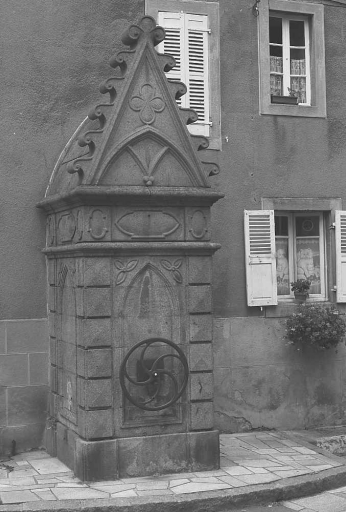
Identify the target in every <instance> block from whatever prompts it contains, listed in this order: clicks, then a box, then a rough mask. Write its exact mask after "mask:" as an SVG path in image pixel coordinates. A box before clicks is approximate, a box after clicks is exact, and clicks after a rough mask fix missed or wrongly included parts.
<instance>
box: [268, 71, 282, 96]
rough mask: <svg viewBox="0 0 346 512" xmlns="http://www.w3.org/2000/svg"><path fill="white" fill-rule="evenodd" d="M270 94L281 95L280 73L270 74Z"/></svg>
mask: <svg viewBox="0 0 346 512" xmlns="http://www.w3.org/2000/svg"><path fill="white" fill-rule="evenodd" d="M270 94H274V96H282V94H283V93H282V75H270Z"/></svg>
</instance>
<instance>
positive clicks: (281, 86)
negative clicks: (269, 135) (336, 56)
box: [259, 0, 326, 117]
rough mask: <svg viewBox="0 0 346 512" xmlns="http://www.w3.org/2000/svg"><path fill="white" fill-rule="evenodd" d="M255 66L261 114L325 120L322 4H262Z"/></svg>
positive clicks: (271, 1)
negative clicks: (256, 67) (257, 73)
mask: <svg viewBox="0 0 346 512" xmlns="http://www.w3.org/2000/svg"><path fill="white" fill-rule="evenodd" d="M259 67H260V113H261V114H274V115H275V114H276V115H291V116H305V117H325V116H326V91H325V63H324V21H323V5H316V4H308V3H300V2H299V3H297V2H292V1H286V0H284V1H283V0H264V2H263V3H262V2H261V5H260V8H259Z"/></svg>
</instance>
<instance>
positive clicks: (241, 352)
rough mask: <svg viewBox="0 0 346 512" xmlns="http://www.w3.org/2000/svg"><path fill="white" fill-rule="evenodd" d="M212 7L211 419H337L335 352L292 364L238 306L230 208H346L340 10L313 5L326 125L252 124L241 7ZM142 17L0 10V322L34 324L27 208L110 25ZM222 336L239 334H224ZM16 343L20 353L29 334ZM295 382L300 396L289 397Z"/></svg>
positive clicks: (95, 1)
mask: <svg viewBox="0 0 346 512" xmlns="http://www.w3.org/2000/svg"><path fill="white" fill-rule="evenodd" d="M219 5H220V20H221V26H220V42H221V57H220V61H221V101H222V151H221V152H220V151H210V154H209V156H208V158H209V159H210V160H216V161H218V163H219V165H220V167H221V173H220V174H219V175H218V176H216V177H213V178H212V179H211V184H212V187H213V188H215V189H216V190H220V191H222V192H224V193H225V199H223V200H222V201H219V202H218V203H217V204H216V205H215V206H214V207H213V230H212V237H213V240H214V241H217V242H220V243H221V244H222V249H221V250H220V251H218V252H217V253H216V255H215V258H214V275H213V283H214V288H213V290H214V310H215V316H216V324H215V325H216V331H215V332H216V359H215V361H216V376H215V382H216V394H217V407H216V410H217V415H216V417H217V422H218V424H219V426H221V427H222V428H225V429H233V428H236V429H241V428H242V426H241V425H242V421H240V423H239V424H238V423H237V422H235V423H234V422H233V420H229V417H230V416H231V417H233V416H237V415H239V417H240V418H243V417H244V418H245V420H244V421H245V422H244V425H245V426H244V428H247V425H248V424H251V425H253V426H260V425H261V424H263V425H265V424H267V426H282V427H290V426H294V425H296V426H302V425H304V424H307V423H308V424H316V423H317V422H318V421H323V422H329V423H333V422H334V423H335V422H341V421H342V420H343V417H344V416H343V398H342V394H343V390H342V383H343V377H342V371H341V366H342V365H343V352H341V351H340V353H339V354H338V355H335V354H329V355H328V357H327V359H326V360H325V361H323V360H322V358H321V357H320V356H316V358H315V359H314V358H312V360H313V361H315V364H313V362H309V364H308V361H307V362H306V363H305V362H303V361H302V360H299V359H297V357H296V355H293V354H292V353H291V352H289V351H288V349H287V347H285V345H284V344H283V342H282V340H281V331H280V325H281V322H282V320H279V319H273V318H271V319H269V318H268V319H263V318H261V315H262V312H261V311H260V310H259V308H248V307H247V306H246V294H245V290H246V289H245V267H244V237H243V210H244V209H257V208H260V207H261V198H262V197H268V196H274V197H275V196H276V197H283V196H285V197H288V196H293V197H295V196H296V197H306V196H308V197H341V198H342V199H343V206H344V208H346V187H345V186H344V185H343V184H344V162H345V157H346V145H345V140H346V137H345V136H346V93H345V87H344V84H345V78H346V38H345V36H344V23H345V20H346V14H345V12H346V11H345V9H344V8H343V7H342V6H338V5H336V4H334V5H325V6H324V10H325V40H326V77H327V119H309V118H290V117H278V116H260V115H259V110H258V104H259V101H258V44H257V37H258V36H257V23H258V20H257V18H255V17H254V16H253V14H252V5H253V1H252V0H251V1H247V0H246V1H244V0H232V2H230V1H229V0H220V1H219ZM142 14H144V0H128V1H127V2H124V1H122V0H73V1H71V0H28V1H25V2H23V0H5V1H3V2H1V3H0V56H1V68H2V72H1V78H0V80H1V95H0V108H1V115H2V123H1V125H0V136H1V159H0V190H1V207H0V214H1V230H2V237H1V238H2V243H1V244H0V260H1V262H2V270H3V271H2V272H1V273H0V306H1V307H0V320H3V321H8V320H24V319H27V320H29V319H43V320H42V321H44V319H45V318H46V316H47V310H46V288H47V287H46V266H45V260H44V257H43V255H42V253H41V249H42V248H43V246H44V244H45V215H44V214H43V213H42V212H40V211H38V210H36V209H35V204H36V203H37V202H38V201H39V200H41V199H42V198H43V195H44V191H45V188H46V186H47V184H48V180H49V177H50V175H51V172H52V169H53V166H54V163H55V162H56V160H57V158H58V156H59V154H60V152H61V151H62V149H63V148H64V146H65V144H66V142H67V141H68V140H69V138H70V137H71V135H72V134H73V132H74V130H75V129H76V128H77V126H78V125H79V124H80V122H81V121H82V120H83V119H84V118H85V116H86V115H87V113H88V111H89V109H90V107H92V106H93V105H95V102H96V101H97V100H98V99H99V98H102V96H101V95H99V93H98V86H99V84H100V83H101V82H102V81H103V80H104V79H105V78H108V77H109V76H111V74H112V70H111V68H110V67H109V66H108V60H109V58H110V57H111V55H113V54H114V53H116V51H117V50H119V38H120V35H121V34H122V32H123V29H124V27H125V26H126V25H127V24H128V23H129V22H130V21H131V22H132V21H134V20H136V19H138V17H139V16H140V15H142ZM229 328H230V329H231V333H232V332H233V334H234V333H236V332H237V331H239V336H238V335H235V334H234V335H233V334H232V335H230V334H228V333H229ZM221 331H222V333H223V334H222V336H221V334H220V332H221ZM268 331H269V333H270V335H268ZM47 343H48V340H47ZM26 344H27V346H28V348H27V350H26V352H25V345H26ZM23 347H24V348H23V350H24V352H23V353H25V354H26V357H27V358H29V354H30V343H29V335H28V339H27V341H26V340H25V337H24V341H23ZM255 349H256V350H255ZM274 349H275V350H274ZM46 352H47V347H45V346H43V347H42V353H46ZM222 353H224V357H222ZM220 354H221V356H220ZM235 354H236V357H234V356H235ZM8 355H9V354H7V353H6V352H4V353H3V354H0V365H4V367H5V366H6V365H7V364H8V361H9V359H8V358H7V359H5V356H6V357H7V356H8ZM250 355H251V357H250ZM220 357H221V359H220ZM19 359H20V358H18V359H17V360H18V361H19ZM6 361H7V362H6ZM322 364H324V365H325V366H321V365H322ZM277 365H280V368H281V369H284V370H285V374H287V377H285V376H284V375H285V374H284V372H282V371H280V372H279V371H278V369H277V368H278V366H277ZM20 368H21V367H20V364H19V362H18V366H14V367H13V375H18V381H15V380H14V381H11V383H10V385H9V384H8V383H6V382H1V381H0V395H1V396H2V397H3V396H5V394H6V393H8V389H9V386H14V387H18V388H20V389H21V390H24V389H25V388H26V387H27V384H28V383H21V381H20V377H19V376H20ZM318 369H319V370H318ZM286 370H287V371H286ZM322 370H323V372H324V374H325V375H327V377H325V381H323V382H324V383H322V384H323V386H324V388H323V389H325V385H326V386H327V384H328V383H327V381H326V380H328V382H329V381H330V384H328V386H327V388H328V390H329V391H330V392H331V395H330V396H332V398H331V399H330V400H329V398H328V400H329V402H331V403H332V405H330V406H327V405H326V404H324V403H322V402H323V400H325V401H326V400H327V398H323V397H322V398H321V399H320V398H318V397H317V395H316V393H317V392H316V389H317V388H318V382H320V380H318V379H320V377H319V373H318V371H321V372H322ZM328 372H329V373H328ZM303 374H305V381H304V379H303ZM329 375H330V377H329ZM336 375H337V376H338V377H336ZM256 379H257V380H256ZM261 379H262V381H261ZM263 379H264V380H263ZM260 381H261V382H263V385H262V384H261V385H260V384H259V382H260ZM28 382H29V381H28ZM299 382H301V383H302V384H301V386H303V387H304V386H305V387H304V389H305V390H306V393H307V395H306V401H299V399H298V398H297V395H298V394H299V393H298V391H299V389H300V384H299ZM304 382H305V384H304ZM220 383H225V386H224V388H223V385H222V386H221V384H220ZM225 390H227V392H225ZM236 390H238V392H239V393H240V394H236V392H235V391H236ZM270 390H280V391H277V393H279V396H277V397H276V398H275V397H274V398H273V396H274V395H273V393H274V391H270ZM287 390H289V397H287V396H286V391H287ZM329 391H328V392H329ZM23 392H24V391H23ZM326 393H327V392H326ZM322 395H323V393H322ZM323 396H324V395H323ZM325 396H327V395H325ZM328 396H329V395H328ZM296 400H297V401H296ZM334 402H335V403H334ZM1 403H3V402H1ZM40 403H43V401H42V402H40ZM274 404H275V407H276V408H275V407H274ZM1 407H3V406H0V408H1ZM327 409H328V410H327ZM42 411H43V408H41V412H40V413H39V414H41V416H40V417H41V418H43V413H42ZM269 420H270V421H269ZM40 421H41V420H40ZM248 422H249V423H248Z"/></svg>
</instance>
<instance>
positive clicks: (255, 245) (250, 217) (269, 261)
mask: <svg viewBox="0 0 346 512" xmlns="http://www.w3.org/2000/svg"><path fill="white" fill-rule="evenodd" d="M244 227H245V258H246V265H245V266H246V287H247V303H248V306H270V305H275V304H277V303H278V302H277V285H276V260H275V224H274V210H245V212H244Z"/></svg>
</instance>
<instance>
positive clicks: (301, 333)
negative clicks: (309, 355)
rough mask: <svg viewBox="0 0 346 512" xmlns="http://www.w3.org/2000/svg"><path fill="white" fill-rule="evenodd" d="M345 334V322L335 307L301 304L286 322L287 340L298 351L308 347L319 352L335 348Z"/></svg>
mask: <svg viewBox="0 0 346 512" xmlns="http://www.w3.org/2000/svg"><path fill="white" fill-rule="evenodd" d="M345 334H346V323H345V320H344V318H343V316H342V315H341V314H340V312H339V311H338V310H337V309H336V308H335V307H334V306H323V305H317V304H300V305H299V306H298V311H297V313H293V315H291V316H290V317H289V318H288V319H287V320H286V335H285V338H286V339H288V340H289V341H288V343H289V344H290V345H295V346H296V347H297V349H298V350H299V349H300V348H302V347H303V346H307V345H309V346H313V347H315V348H316V349H317V350H326V349H328V348H330V347H335V346H336V345H337V344H338V343H340V342H342V341H343V338H344V336H345Z"/></svg>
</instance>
